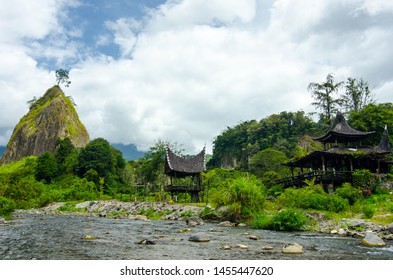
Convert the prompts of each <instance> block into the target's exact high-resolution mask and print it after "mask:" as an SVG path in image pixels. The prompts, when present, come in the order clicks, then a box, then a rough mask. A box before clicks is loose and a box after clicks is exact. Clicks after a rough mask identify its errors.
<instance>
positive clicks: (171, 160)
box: [165, 148, 205, 176]
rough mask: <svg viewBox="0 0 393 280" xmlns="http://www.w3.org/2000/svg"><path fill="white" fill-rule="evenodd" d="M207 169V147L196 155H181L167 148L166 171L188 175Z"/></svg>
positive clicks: (172, 173)
mask: <svg viewBox="0 0 393 280" xmlns="http://www.w3.org/2000/svg"><path fill="white" fill-rule="evenodd" d="M202 171H205V148H203V150H202V151H201V152H200V153H199V154H197V155H194V156H188V157H181V156H178V155H176V154H175V153H174V152H172V151H171V149H169V148H167V149H166V161H165V173H166V174H168V175H175V174H176V175H179V176H187V175H193V174H198V173H200V172H202Z"/></svg>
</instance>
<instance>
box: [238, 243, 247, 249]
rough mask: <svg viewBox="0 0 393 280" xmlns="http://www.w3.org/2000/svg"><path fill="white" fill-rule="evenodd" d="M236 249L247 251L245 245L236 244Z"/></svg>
mask: <svg viewBox="0 0 393 280" xmlns="http://www.w3.org/2000/svg"><path fill="white" fill-rule="evenodd" d="M236 248H239V249H248V246H247V245H244V244H236Z"/></svg>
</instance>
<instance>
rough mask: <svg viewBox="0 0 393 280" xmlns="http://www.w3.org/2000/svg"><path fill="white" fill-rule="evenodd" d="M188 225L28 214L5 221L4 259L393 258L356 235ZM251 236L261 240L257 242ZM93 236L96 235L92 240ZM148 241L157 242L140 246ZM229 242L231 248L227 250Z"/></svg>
mask: <svg viewBox="0 0 393 280" xmlns="http://www.w3.org/2000/svg"><path fill="white" fill-rule="evenodd" d="M186 228H187V225H186V223H185V222H184V221H175V222H174V221H132V220H126V219H106V218H95V217H88V216H79V215H62V216H54V215H28V214H23V215H20V216H19V217H18V218H16V219H15V220H13V221H12V222H10V223H8V224H0V259H2V260H6V259H11V260H16V259H45V260H52V259H53V260H56V259H62V260H67V259H77V260H82V259H83V260H85V259H94V260H100V259H113V260H123V259H143V260H161V259H179V260H188V259H201V260H206V259H221V260H236V259H252V260H255V259H308V260H311V259H353V260H355V259H385V260H388V259H393V242H392V241H386V243H387V246H386V247H383V248H367V247H364V246H361V245H360V242H361V240H360V239H356V238H350V237H340V236H337V235H334V236H333V235H324V234H313V233H309V232H307V233H305V232H297V233H285V232H273V231H266V230H255V229H251V228H247V227H242V228H239V227H235V228H223V227H217V226H216V225H215V224H209V223H207V224H205V225H204V226H198V227H195V228H192V232H187V231H185V232H183V233H178V230H179V229H183V230H184V229H186ZM196 232H205V233H206V234H207V235H208V236H209V238H210V242H204V243H195V242H190V241H188V238H189V236H190V235H191V234H194V233H196ZM250 235H256V236H258V237H260V239H258V240H251V239H250V238H249V236H250ZM89 237H93V238H92V239H86V238H89ZM142 240H149V241H153V243H155V244H152V245H146V244H138V243H139V242H140V241H142ZM294 242H296V243H299V244H301V245H303V247H304V254H301V255H285V254H283V253H281V249H282V247H283V246H284V245H286V244H289V243H294ZM237 244H242V245H246V246H247V247H248V248H246V249H242V248H239V247H237ZM224 245H229V246H230V247H231V249H229V250H223V249H222V248H223V246H224Z"/></svg>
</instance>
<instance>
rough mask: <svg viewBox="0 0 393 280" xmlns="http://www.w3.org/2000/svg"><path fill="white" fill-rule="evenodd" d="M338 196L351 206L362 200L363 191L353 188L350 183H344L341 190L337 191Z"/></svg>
mask: <svg viewBox="0 0 393 280" xmlns="http://www.w3.org/2000/svg"><path fill="white" fill-rule="evenodd" d="M336 194H337V195H338V196H339V197H342V198H345V199H347V200H348V202H349V205H354V204H355V202H356V201H357V200H358V199H359V198H360V196H361V191H360V189H358V188H355V187H352V185H351V184H350V183H344V184H343V185H342V186H341V187H340V188H337V189H336Z"/></svg>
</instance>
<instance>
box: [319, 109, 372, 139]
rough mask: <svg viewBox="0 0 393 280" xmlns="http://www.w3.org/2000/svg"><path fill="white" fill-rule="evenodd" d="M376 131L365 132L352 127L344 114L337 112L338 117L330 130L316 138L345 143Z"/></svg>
mask: <svg viewBox="0 0 393 280" xmlns="http://www.w3.org/2000/svg"><path fill="white" fill-rule="evenodd" d="M374 133H375V131H371V132H363V131H359V130H356V129H354V128H352V127H350V126H349V125H348V124H347V122H346V120H345V118H344V115H343V114H342V113H340V112H337V115H336V119H335V121H334V124H333V125H332V127H331V128H330V130H329V131H328V132H327V133H326V134H325V135H323V136H320V137H317V138H314V140H317V141H320V142H323V143H326V142H330V143H336V142H337V143H345V142H353V141H357V140H361V139H364V138H366V137H367V136H368V135H371V134H374Z"/></svg>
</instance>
